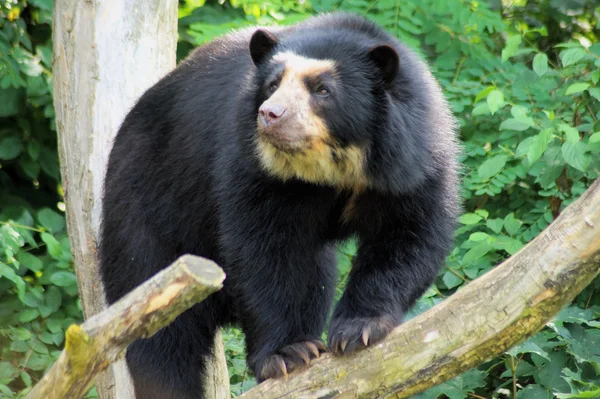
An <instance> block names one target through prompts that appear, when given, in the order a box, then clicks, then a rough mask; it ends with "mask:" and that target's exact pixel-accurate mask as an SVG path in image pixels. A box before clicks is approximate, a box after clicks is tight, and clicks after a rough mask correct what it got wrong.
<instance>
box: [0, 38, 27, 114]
mask: <svg viewBox="0 0 600 399" xmlns="http://www.w3.org/2000/svg"><path fill="white" fill-rule="evenodd" d="M0 51H1V50H0ZM24 93H25V91H24V90H23V89H22V88H15V87H7V88H0V118H6V117H9V116H13V115H17V114H18V113H19V112H21V108H22V106H23V104H24V101H23V98H24Z"/></svg>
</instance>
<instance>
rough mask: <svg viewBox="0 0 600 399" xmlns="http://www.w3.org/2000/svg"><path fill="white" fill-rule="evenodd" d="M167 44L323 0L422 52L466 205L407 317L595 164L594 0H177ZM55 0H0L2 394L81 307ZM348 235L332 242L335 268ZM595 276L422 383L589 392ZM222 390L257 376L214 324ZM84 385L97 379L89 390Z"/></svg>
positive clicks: (587, 176) (350, 248)
mask: <svg viewBox="0 0 600 399" xmlns="http://www.w3.org/2000/svg"><path fill="white" fill-rule="evenodd" d="M179 3H180V10H179V13H180V28H179V36H180V37H179V39H180V40H179V45H178V59H181V58H183V57H184V56H185V55H187V54H188V52H189V51H190V50H191V49H192V48H193V47H195V46H197V45H199V44H201V43H204V42H206V41H208V40H210V39H211V38H213V37H214V36H217V35H220V34H223V33H226V32H227V31H229V30H230V29H232V28H239V27H243V26H249V25H254V24H257V23H260V24H289V23H294V22H296V21H298V20H300V19H303V18H305V17H307V16H308V15H310V14H313V13H315V12H326V11H331V10H334V9H342V10H347V11H354V12H357V13H359V14H363V15H366V16H367V17H368V18H371V19H373V20H374V21H376V22H378V23H379V24H381V25H383V26H384V27H386V28H387V29H388V30H389V31H390V32H391V33H393V34H395V35H396V36H398V37H399V38H400V39H401V40H403V41H405V42H406V43H407V44H408V45H410V46H412V47H413V48H414V49H416V50H417V51H419V52H420V54H421V55H422V56H423V57H424V58H425V59H427V60H428V61H429V62H430V64H431V66H432V68H433V70H434V72H435V74H436V76H437V77H438V78H439V79H440V81H441V83H442V85H443V87H444V90H445V93H446V95H447V97H448V99H449V100H450V103H451V105H452V107H453V110H454V112H455V113H456V115H457V117H458V118H459V120H460V126H461V134H462V139H463V145H464V154H463V164H464V166H465V168H464V177H463V185H462V194H463V197H464V199H465V208H466V212H465V214H464V215H463V216H462V217H461V219H460V222H461V226H460V228H459V229H458V231H457V235H456V246H455V248H454V250H453V251H452V253H451V254H450V256H449V257H448V261H447V267H446V268H445V269H444V270H443V271H442V272H441V273H440V276H439V278H438V280H437V281H436V284H435V285H434V286H433V287H432V288H431V289H430V290H428V292H427V293H426V294H425V295H424V296H423V298H421V300H420V301H419V302H418V303H417V305H416V306H415V308H414V309H413V310H412V311H411V313H410V314H409V317H413V316H414V315H416V314H418V313H421V312H423V311H425V310H427V309H429V308H430V307H432V306H433V305H435V304H437V303H439V302H441V301H442V300H443V299H444V298H445V297H447V296H449V295H451V294H452V293H454V292H455V291H456V290H458V289H460V287H461V286H463V285H464V284H466V283H468V282H469V281H471V280H473V279H475V278H477V277H478V276H480V275H482V274H484V273H485V272H487V271H489V270H490V269H491V268H492V267H493V266H494V265H496V264H497V263H499V262H501V261H502V260H503V259H505V258H507V257H509V256H510V255H512V254H514V253H515V252H516V251H518V250H519V248H521V247H522V246H523V245H524V244H525V243H527V242H528V241H530V240H531V239H533V238H534V237H535V236H536V235H537V234H539V232H540V231H541V230H543V229H544V228H545V227H546V226H547V225H548V224H549V223H551V222H552V220H553V219H554V218H555V217H556V216H557V215H558V214H559V213H560V211H561V210H562V209H563V208H564V207H565V206H566V205H568V204H569V203H571V202H572V201H573V200H575V199H576V198H577V197H578V196H579V195H580V194H581V193H582V192H583V191H584V190H585V189H586V188H587V187H589V185H590V184H591V182H592V181H593V180H594V179H596V178H597V177H598V174H599V173H600V156H598V153H599V152H600V123H599V122H598V118H599V117H600V105H599V102H598V100H600V86H599V85H598V81H599V80H600V68H599V67H600V45H598V44H594V43H597V42H598V37H597V33H596V32H597V29H598V28H600V26H598V15H599V13H600V8H599V5H600V2H599V1H597V0H588V1H582V0H568V1H556V0H540V1H536V2H531V1H526V0H515V1H510V2H507V1H500V0H489V1H475V0H448V1H445V2H442V1H437V0H404V1H400V0H368V1H367V0H347V1H343V2H342V1H338V0H314V1H312V3H311V2H309V1H301V2H294V1H289V0H273V1H248V0H230V1H227V2H225V1H222V0H219V1H206V2H205V1H203V0H180V2H179ZM51 10H52V0H2V1H0V182H1V187H2V189H1V191H0V303H1V304H2V306H1V307H0V397H7V398H10V397H16V396H20V395H22V394H24V393H26V392H27V390H28V387H30V386H31V385H32V384H35V382H36V381H37V380H38V379H39V378H40V376H41V375H42V373H43V372H44V370H45V369H47V367H48V366H49V365H51V364H52V362H53V361H54V359H55V358H56V356H57V354H58V351H59V350H60V349H61V347H62V344H63V337H64V330H65V328H66V327H67V326H68V325H69V324H71V323H74V322H81V319H82V317H81V309H80V306H79V303H78V298H77V292H76V284H75V276H74V274H73V269H72V267H73V262H72V259H71V255H70V250H69V244H68V238H67V236H66V229H65V219H64V213H63V210H64V204H63V203H62V202H61V201H62V191H61V186H60V176H59V168H58V157H57V151H56V145H57V143H56V133H55V127H54V111H53V108H52V100H51V96H52V93H51V79H52V75H51V48H52V47H51V41H50V40H51V37H50V34H51ZM355 251H356V247H355V244H354V243H353V242H349V243H346V244H344V245H342V246H340V249H339V258H338V259H339V261H340V262H339V264H340V272H341V275H342V281H341V282H340V286H339V288H338V295H339V293H340V292H341V289H342V287H343V283H344V280H343V279H344V277H345V276H346V275H347V273H348V270H349V268H350V265H351V260H352V257H353V255H354V253H355ZM599 319H600V281H599V280H596V281H595V282H594V283H593V284H592V285H591V286H590V287H588V288H586V289H585V290H584V291H583V292H582V293H581V294H580V295H579V296H578V297H577V298H576V299H575V300H574V301H573V303H572V304H571V305H570V306H569V307H568V308H566V309H565V310H564V311H563V312H561V313H560V314H559V315H558V316H557V317H556V318H555V319H554V320H553V321H552V322H551V323H549V324H548V325H547V328H545V329H544V330H543V331H542V332H540V333H539V334H537V335H536V336H534V337H533V338H531V339H530V340H528V341H526V342H525V343H523V344H522V345H520V346H519V347H517V348H514V349H512V350H511V351H509V352H507V353H506V354H504V355H503V356H500V357H498V358H496V359H493V360H492V361H490V362H487V363H485V364H483V365H482V366H480V367H478V368H476V369H473V370H471V371H469V372H467V373H465V374H463V375H462V376H460V377H458V378H455V379H454V380H452V381H449V382H447V383H444V384H441V385H440V386H438V387H436V388H433V389H431V390H429V391H428V392H426V393H423V394H421V395H418V396H419V397H420V398H437V397H449V398H451V399H459V398H466V397H480V398H492V397H494V398H496V397H511V396H512V397H514V396H515V395H516V396H518V397H519V398H521V399H542V398H551V397H558V398H575V397H590V398H591V397H600V377H599V373H600V349H599V348H600V342H599V341H600V321H599ZM224 339H225V347H226V355H227V361H228V366H229V370H230V376H231V384H232V393H233V394H239V393H241V392H243V391H246V390H247V389H249V388H251V387H252V386H253V385H254V384H255V383H256V382H255V380H254V379H253V378H251V377H250V376H249V372H248V370H247V368H246V365H245V350H244V345H243V334H242V333H241V331H240V330H238V329H235V328H230V329H227V330H226V331H225V334H224ZM92 395H93V393H92Z"/></svg>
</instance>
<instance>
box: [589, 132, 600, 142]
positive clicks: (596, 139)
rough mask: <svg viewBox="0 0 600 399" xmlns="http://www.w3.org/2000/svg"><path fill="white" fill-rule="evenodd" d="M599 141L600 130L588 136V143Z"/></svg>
mask: <svg viewBox="0 0 600 399" xmlns="http://www.w3.org/2000/svg"><path fill="white" fill-rule="evenodd" d="M599 141H600V132H597V133H594V134H592V135H591V136H590V141H589V143H590V144H592V143H597V142H599Z"/></svg>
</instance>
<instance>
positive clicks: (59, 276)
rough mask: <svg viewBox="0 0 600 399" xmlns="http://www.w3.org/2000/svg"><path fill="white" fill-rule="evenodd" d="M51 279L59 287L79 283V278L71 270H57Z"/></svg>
mask: <svg viewBox="0 0 600 399" xmlns="http://www.w3.org/2000/svg"><path fill="white" fill-rule="evenodd" d="M50 281H51V282H52V284H55V285H57V286H59V287H68V286H71V285H75V284H77V278H76V277H75V274H73V273H71V272H56V273H54V274H53V275H52V277H50Z"/></svg>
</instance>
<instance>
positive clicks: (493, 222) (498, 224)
mask: <svg viewBox="0 0 600 399" xmlns="http://www.w3.org/2000/svg"><path fill="white" fill-rule="evenodd" d="M486 226H487V227H488V228H489V229H490V230H492V231H493V232H494V233H496V234H500V232H501V231H502V227H504V220H503V219H488V220H487V221H486Z"/></svg>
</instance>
